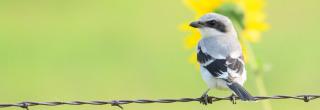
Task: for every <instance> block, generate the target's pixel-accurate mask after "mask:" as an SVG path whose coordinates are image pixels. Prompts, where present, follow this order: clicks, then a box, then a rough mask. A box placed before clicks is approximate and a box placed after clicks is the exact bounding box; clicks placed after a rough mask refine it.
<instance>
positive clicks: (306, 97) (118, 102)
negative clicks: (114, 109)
mask: <svg viewBox="0 0 320 110" xmlns="http://www.w3.org/2000/svg"><path fill="white" fill-rule="evenodd" d="M208 98H209V100H210V102H217V101H223V100H230V101H235V100H239V97H232V96H229V97H214V96H210V97H208ZM254 98H255V99H256V100H257V101H259V100H267V99H294V100H302V101H304V102H309V101H311V100H315V99H318V98H320V95H297V96H288V95H275V96H255V97H254ZM195 101H197V102H201V101H203V99H202V98H180V99H153V100H149V99H138V100H111V101H70V102H59V101H57V102H31V101H26V102H20V103H14V104H0V108H6V107H21V108H25V109H27V110H29V109H28V108H29V107H30V106H39V105H42V106H59V105H112V106H118V107H119V108H121V109H122V108H123V107H122V106H121V105H124V104H130V103H139V104H147V103H175V102H195Z"/></svg>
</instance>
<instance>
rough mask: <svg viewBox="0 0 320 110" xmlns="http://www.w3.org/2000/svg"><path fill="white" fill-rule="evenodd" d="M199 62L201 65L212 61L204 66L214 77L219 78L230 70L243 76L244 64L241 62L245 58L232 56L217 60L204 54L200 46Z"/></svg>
mask: <svg viewBox="0 0 320 110" xmlns="http://www.w3.org/2000/svg"><path fill="white" fill-rule="evenodd" d="M197 60H198V62H199V63H200V64H205V63H207V62H208V61H212V62H211V63H209V64H207V65H204V66H203V67H204V68H206V69H207V70H208V71H209V72H210V73H211V75H212V76H214V77H219V76H220V75H222V74H223V73H225V72H227V71H228V69H231V70H233V71H236V72H237V73H239V74H242V72H243V67H244V64H243V62H241V61H240V60H242V61H243V57H242V56H240V57H239V58H231V57H230V56H229V57H227V58H226V59H215V58H213V57H212V56H210V55H209V54H207V53H204V52H203V51H202V49H201V47H200V46H198V53H197Z"/></svg>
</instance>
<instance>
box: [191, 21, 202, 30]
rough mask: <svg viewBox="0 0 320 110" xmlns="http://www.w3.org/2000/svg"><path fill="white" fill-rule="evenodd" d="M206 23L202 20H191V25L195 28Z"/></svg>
mask: <svg viewBox="0 0 320 110" xmlns="http://www.w3.org/2000/svg"><path fill="white" fill-rule="evenodd" d="M203 25H204V23H202V22H200V21H194V22H191V23H190V26H191V27H194V28H200V27H202V26H203Z"/></svg>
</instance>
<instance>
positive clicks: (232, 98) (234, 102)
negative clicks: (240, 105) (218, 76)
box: [229, 94, 237, 104]
mask: <svg viewBox="0 0 320 110" xmlns="http://www.w3.org/2000/svg"><path fill="white" fill-rule="evenodd" d="M229 97H230V101H231V102H232V104H237V102H236V100H237V96H236V95H234V94H231V95H230V96H229Z"/></svg>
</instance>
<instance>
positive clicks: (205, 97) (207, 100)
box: [200, 94, 212, 105]
mask: <svg viewBox="0 0 320 110" xmlns="http://www.w3.org/2000/svg"><path fill="white" fill-rule="evenodd" d="M200 103H201V104H203V105H208V104H212V98H210V97H209V96H208V94H203V95H202V96H201V97H200Z"/></svg>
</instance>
